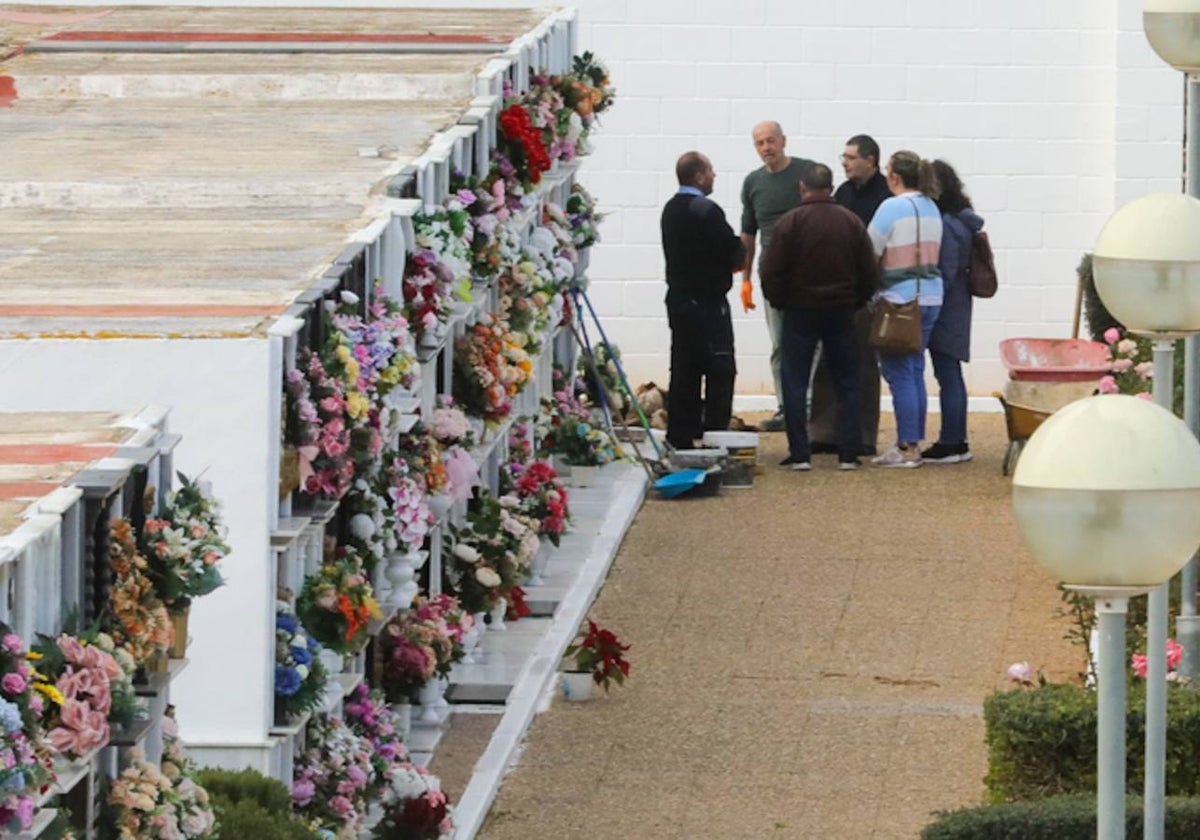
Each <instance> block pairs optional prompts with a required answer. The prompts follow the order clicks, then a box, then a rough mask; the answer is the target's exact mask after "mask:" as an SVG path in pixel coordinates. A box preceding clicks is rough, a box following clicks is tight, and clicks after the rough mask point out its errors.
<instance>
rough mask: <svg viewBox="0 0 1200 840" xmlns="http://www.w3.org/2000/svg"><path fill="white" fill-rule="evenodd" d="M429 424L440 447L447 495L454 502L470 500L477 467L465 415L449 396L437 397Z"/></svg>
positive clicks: (477, 479) (472, 436) (476, 481)
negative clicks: (472, 454)
mask: <svg viewBox="0 0 1200 840" xmlns="http://www.w3.org/2000/svg"><path fill="white" fill-rule="evenodd" d="M429 424H430V429H431V430H432V432H433V436H434V437H435V438H436V439H437V442H438V444H439V445H440V447H441V452H442V465H443V468H444V469H445V472H446V482H447V488H446V492H447V493H448V494H449V496H450V498H451V499H452V500H453V501H456V502H464V501H466V500H467V499H469V498H471V490H472V489H473V488H475V487H477V486H479V465H478V464H476V463H475V459H474V458H472V457H471V453H470V451H469V450H470V449H471V447H472V446H474V445H475V433H474V431H473V430H472V429H471V423H470V421H469V420H467V415H466V414H464V413H463V411H462V410H461V409H460V408H458V406H456V405H454V399H453V398H452V397H446V396H443V397H441V398H439V402H438V407H437V408H435V409H434V410H433V416H432V417H431V418H430V421H429Z"/></svg>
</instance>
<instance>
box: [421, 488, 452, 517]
mask: <svg viewBox="0 0 1200 840" xmlns="http://www.w3.org/2000/svg"><path fill="white" fill-rule="evenodd" d="M425 504H427V505H429V512H430V513H432V514H433V518H434V519H436V520H439V521H440V520H441V519H442V517H444V516H445V515H446V514H447V513H449V512H450V506H451V505H452V504H454V500H453V499H451V498H450V496H448V495H447V494H445V493H439V494H438V495H436V496H429V497H427V498H426V499H425Z"/></svg>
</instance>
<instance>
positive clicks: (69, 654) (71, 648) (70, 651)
mask: <svg viewBox="0 0 1200 840" xmlns="http://www.w3.org/2000/svg"><path fill="white" fill-rule="evenodd" d="M57 644H58V649H59V650H61V651H62V655H63V656H64V657H65V658H66V660H67V661H68V662H70V663H72V664H77V663H79V662H80V661H82V660H83V645H82V644H80V643H79V640H78V639H76V638H75V637H74V636H67V635H65V634H64V635H62V636H59V637H58V641H57Z"/></svg>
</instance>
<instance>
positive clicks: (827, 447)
mask: <svg viewBox="0 0 1200 840" xmlns="http://www.w3.org/2000/svg"><path fill="white" fill-rule="evenodd" d="M809 448H810V449H812V451H813V454H814V455H836V454H837V451H838V446H837V444H836V443H817V442H816V441H813V442H812V443H810V444H809Z"/></svg>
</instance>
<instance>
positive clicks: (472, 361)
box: [453, 315, 522, 425]
mask: <svg viewBox="0 0 1200 840" xmlns="http://www.w3.org/2000/svg"><path fill="white" fill-rule="evenodd" d="M505 336H506V325H505V324H504V323H503V322H502V321H500V320H499V319H497V318H496V317H495V316H492V315H485V316H483V317H482V318H480V320H479V321H478V322H477V323H476V324H475V325H474V326H472V327H470V328H468V329H467V331H466V332H465V333H464V334H463V335H462V336H460V337H459V338H458V340H457V341H456V342H455V346H454V387H453V390H454V401H455V403H457V404H458V405H460V406H462V407H463V410H464V411H466V412H467V413H468V414H472V415H474V416H476V417H482V418H483V419H484V422H485V423H489V424H492V425H497V424H499V423H501V422H502V421H503V420H504V419H505V418H507V417H508V416H509V414H511V413H512V407H513V403H512V398H513V397H514V396H516V395H517V392H518V391H519V387H518V382H520V381H521V379H522V377H521V372H520V371H519V370H514V369H513V367H512V365H510V364H509V362H508V359H507V357H506V355H505V347H506V341H505Z"/></svg>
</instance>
